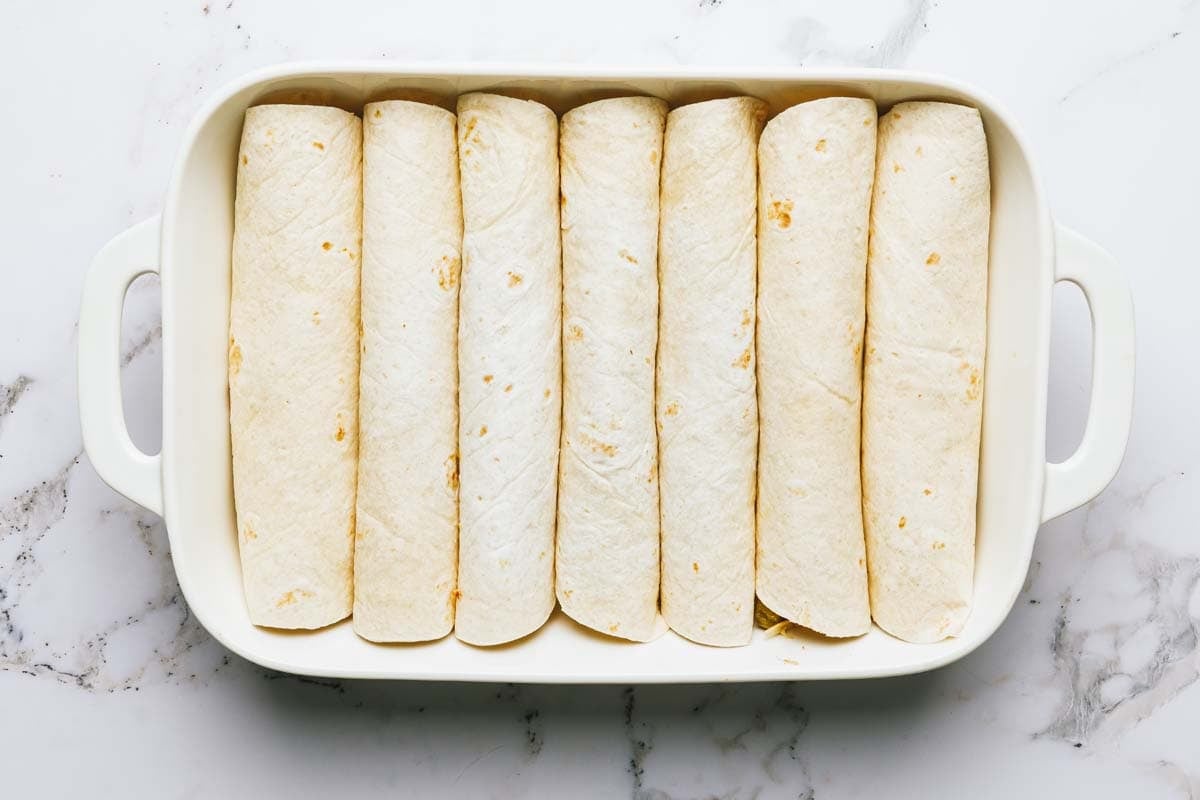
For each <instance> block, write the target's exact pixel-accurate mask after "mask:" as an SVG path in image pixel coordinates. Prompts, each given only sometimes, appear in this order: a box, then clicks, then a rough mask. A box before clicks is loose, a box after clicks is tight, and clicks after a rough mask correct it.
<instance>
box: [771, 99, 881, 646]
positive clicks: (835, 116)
mask: <svg viewBox="0 0 1200 800" xmlns="http://www.w3.org/2000/svg"><path fill="white" fill-rule="evenodd" d="M876 116H877V115H876V111H875V103H874V102H872V101H871V100H860V99H857V98H848V97H831V98H827V99H823V100H813V101H811V102H808V103H802V104H800V105H798V106H793V107H792V108H790V109H788V110H787V111H784V112H783V113H782V114H780V115H779V116H777V117H775V118H774V119H773V120H771V121H770V122H769V123H768V124H767V126H766V128H765V129H764V131H763V135H762V138H761V139H760V141H759V145H758V171H759V198H758V261H759V263H758V400H759V425H760V432H761V433H760V436H759V453H758V551H757V570H756V586H757V592H758V597H759V599H761V600H762V602H763V603H764V604H765V605H766V606H767V607H768V608H770V609H771V610H772V611H774V612H776V613H777V614H779V615H781V616H783V617H784V618H785V619H787V620H790V621H792V622H796V623H799V624H800V625H803V626H805V627H807V628H811V629H813V630H815V631H818V632H820V633H823V634H825V635H827V636H858V635H861V634H863V633H866V632H867V630H868V629H869V628H870V627H871V611H870V606H869V604H868V601H867V570H866V551H865V545H864V543H863V524H862V495H861V492H860V480H859V474H860V466H859V427H860V424H861V420H860V413H859V412H860V409H861V399H862V381H861V374H862V373H861V366H862V344H863V316H864V311H865V305H866V266H867V226H868V222H869V214H870V208H871V184H872V183H873V181H874V177H875V126H876Z"/></svg>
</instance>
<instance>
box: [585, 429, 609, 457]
mask: <svg viewBox="0 0 1200 800" xmlns="http://www.w3.org/2000/svg"><path fill="white" fill-rule="evenodd" d="M579 441H581V442H583V443H584V444H585V445H586V446H587V448H588V449H589V450H591V451H592V452H593V453H604V455H606V456H608V457H609V458H612V457H613V456H615V455H616V454H617V446H616V445H615V444H609V443H608V442H602V441H600V440H599V439H597V438H595V437H594V436H589V435H588V434H586V433H580V434H579Z"/></svg>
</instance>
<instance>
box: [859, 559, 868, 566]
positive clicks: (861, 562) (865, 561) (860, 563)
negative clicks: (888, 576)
mask: <svg viewBox="0 0 1200 800" xmlns="http://www.w3.org/2000/svg"><path fill="white" fill-rule="evenodd" d="M858 565H859V566H860V567H865V566H866V565H867V560H866V559H865V558H859V559H858Z"/></svg>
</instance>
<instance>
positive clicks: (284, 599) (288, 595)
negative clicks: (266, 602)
mask: <svg viewBox="0 0 1200 800" xmlns="http://www.w3.org/2000/svg"><path fill="white" fill-rule="evenodd" d="M312 596H313V593H312V592H306V591H305V590H303V589H292V590H291V591H290V592H284V593H283V594H282V595H280V597H279V599H278V600H276V601H275V607H276V608H283V607H284V606H290V605H291V604H292V603H294V602H296V601H297V600H298V599H300V598H301V597H312Z"/></svg>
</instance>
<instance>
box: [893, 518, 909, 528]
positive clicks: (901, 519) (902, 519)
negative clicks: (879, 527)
mask: <svg viewBox="0 0 1200 800" xmlns="http://www.w3.org/2000/svg"><path fill="white" fill-rule="evenodd" d="M907 524H908V517H901V518H900V521H899V522H898V523H896V525H897V527H900V528H903V527H904V526H905V525H907Z"/></svg>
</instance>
